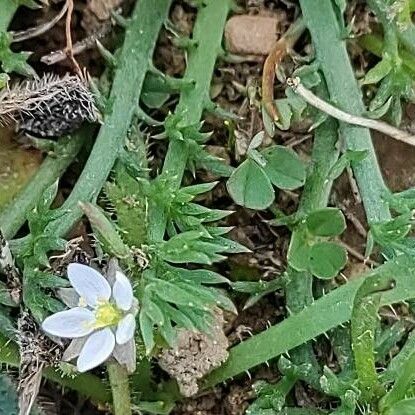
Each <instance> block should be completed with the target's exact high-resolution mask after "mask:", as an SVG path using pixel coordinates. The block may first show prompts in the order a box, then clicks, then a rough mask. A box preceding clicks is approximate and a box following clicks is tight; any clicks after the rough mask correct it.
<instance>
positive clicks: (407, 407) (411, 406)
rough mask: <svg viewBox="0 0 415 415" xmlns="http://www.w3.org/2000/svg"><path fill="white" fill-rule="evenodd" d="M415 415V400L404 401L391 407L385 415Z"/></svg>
mask: <svg viewBox="0 0 415 415" xmlns="http://www.w3.org/2000/svg"><path fill="white" fill-rule="evenodd" d="M413 414H415V398H410V399H404V400H402V401H399V402H397V403H396V404H395V405H393V406H392V408H390V409H389V410H388V411H387V412H385V415H413Z"/></svg>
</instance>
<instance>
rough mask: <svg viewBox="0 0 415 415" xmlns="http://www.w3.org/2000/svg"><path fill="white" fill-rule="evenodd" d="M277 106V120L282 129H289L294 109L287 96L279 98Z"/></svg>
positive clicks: (276, 102)
mask: <svg viewBox="0 0 415 415" xmlns="http://www.w3.org/2000/svg"><path fill="white" fill-rule="evenodd" d="M275 106H276V107H277V110H278V115H279V118H278V121H276V122H275V124H276V125H277V127H278V128H279V129H280V130H283V131H287V130H288V129H289V128H290V126H291V119H292V117H293V111H292V109H291V106H290V103H289V101H288V99H287V98H282V99H277V100H276V101H275Z"/></svg>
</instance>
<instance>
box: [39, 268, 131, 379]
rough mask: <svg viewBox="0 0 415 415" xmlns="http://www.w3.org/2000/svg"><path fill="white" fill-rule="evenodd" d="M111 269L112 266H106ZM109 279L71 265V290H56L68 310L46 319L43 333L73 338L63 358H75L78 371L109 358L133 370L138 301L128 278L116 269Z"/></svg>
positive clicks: (95, 272)
mask: <svg viewBox="0 0 415 415" xmlns="http://www.w3.org/2000/svg"><path fill="white" fill-rule="evenodd" d="M109 268H111V267H109ZM112 268H113V269H112V274H113V275H112V276H111V273H110V272H108V277H107V278H108V280H107V279H106V278H105V277H104V276H103V275H101V274H100V273H99V272H98V271H96V270H95V269H93V268H91V267H89V266H86V265H82V264H78V263H72V264H69V266H68V277H69V281H70V282H71V285H72V287H73V288H65V289H61V290H59V292H58V294H59V296H60V298H61V299H62V301H63V302H64V303H65V304H66V305H67V306H68V307H71V308H70V309H69V310H65V311H61V312H59V313H56V314H53V315H51V316H50V317H48V318H46V319H45V321H44V322H43V324H42V328H43V330H44V331H45V332H46V333H48V334H50V335H52V336H57V337H62V338H69V339H73V340H72V342H71V344H70V345H69V347H68V349H67V350H66V351H65V353H64V356H63V359H64V360H72V359H74V358H76V357H78V356H79V357H78V360H77V368H78V370H79V372H86V371H87V370H90V369H92V368H94V367H96V366H99V365H100V364H101V363H103V362H105V361H106V360H107V359H108V358H109V357H110V356H111V355H113V357H114V358H115V359H117V360H118V361H119V363H121V364H124V365H126V366H127V369H128V370H129V371H134V369H135V343H134V331H135V315H136V314H137V310H138V307H137V304H138V303H137V300H136V299H135V298H134V296H133V288H132V286H131V283H130V281H129V279H128V278H127V277H126V276H125V275H124V274H123V273H122V272H121V270H120V269H118V268H117V267H116V266H115V267H114V266H113V267H112Z"/></svg>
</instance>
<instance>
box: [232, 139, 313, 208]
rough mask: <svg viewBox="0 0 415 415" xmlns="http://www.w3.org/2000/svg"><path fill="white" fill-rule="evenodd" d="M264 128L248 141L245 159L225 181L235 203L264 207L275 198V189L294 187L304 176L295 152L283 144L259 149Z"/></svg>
mask: <svg viewBox="0 0 415 415" xmlns="http://www.w3.org/2000/svg"><path fill="white" fill-rule="evenodd" d="M263 135H264V133H263V132H260V133H258V134H257V135H256V136H255V137H254V138H253V139H252V141H251V143H250V145H249V147H248V151H247V158H246V160H245V161H244V162H243V163H242V164H240V165H239V166H238V168H237V169H236V170H235V171H234V172H233V173H232V175H231V177H230V178H229V180H228V182H227V185H226V186H227V189H228V192H229V194H230V196H231V197H232V199H233V200H234V201H235V203H237V204H238V205H241V206H244V207H247V208H249V209H258V210H260V209H266V208H268V207H269V206H271V204H272V203H273V202H274V199H275V191H274V188H273V186H275V187H277V188H279V189H286V190H294V189H297V188H299V187H301V186H302V185H303V184H304V182H305V178H306V168H305V165H304V163H303V162H302V161H301V160H300V158H299V157H298V155H297V154H296V153H295V152H294V151H293V150H291V149H289V148H286V147H284V146H272V147H268V148H266V149H264V150H261V151H258V150H257V148H258V147H259V146H260V145H261V143H262V139H263Z"/></svg>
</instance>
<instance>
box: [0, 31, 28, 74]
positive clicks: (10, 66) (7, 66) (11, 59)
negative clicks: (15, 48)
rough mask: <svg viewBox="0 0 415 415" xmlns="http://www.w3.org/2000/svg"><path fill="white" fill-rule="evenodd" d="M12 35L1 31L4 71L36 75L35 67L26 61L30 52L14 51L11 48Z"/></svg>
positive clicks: (0, 41)
mask: <svg viewBox="0 0 415 415" xmlns="http://www.w3.org/2000/svg"><path fill="white" fill-rule="evenodd" d="M11 40H12V36H11V34H10V33H4V32H3V33H1V32H0V62H1V67H2V68H3V71H4V72H7V73H10V72H16V73H18V74H20V75H23V76H36V72H35V71H34V69H33V68H32V67H31V66H30V65H29V64H28V63H27V62H26V61H27V59H28V57H29V56H30V53H27V52H20V53H14V52H12V50H11V49H10V44H11Z"/></svg>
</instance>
